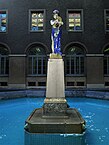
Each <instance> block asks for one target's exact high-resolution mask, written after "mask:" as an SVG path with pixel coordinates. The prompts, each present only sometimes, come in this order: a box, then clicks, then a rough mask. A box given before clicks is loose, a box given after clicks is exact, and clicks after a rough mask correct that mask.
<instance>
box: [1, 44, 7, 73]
mask: <svg viewBox="0 0 109 145" xmlns="http://www.w3.org/2000/svg"><path fill="white" fill-rule="evenodd" d="M8 54H9V51H8V49H7V47H5V46H4V45H2V44H0V75H3V76H4V75H8V74H9V58H8Z"/></svg>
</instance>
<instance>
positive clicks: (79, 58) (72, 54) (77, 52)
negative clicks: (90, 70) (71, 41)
mask: <svg viewBox="0 0 109 145" xmlns="http://www.w3.org/2000/svg"><path fill="white" fill-rule="evenodd" d="M84 58H85V55H84V51H83V50H82V49H81V48H80V47H78V46H71V47H69V48H68V49H67V51H66V61H65V65H66V66H65V68H66V75H76V76H77V75H79V76H81V75H84Z"/></svg>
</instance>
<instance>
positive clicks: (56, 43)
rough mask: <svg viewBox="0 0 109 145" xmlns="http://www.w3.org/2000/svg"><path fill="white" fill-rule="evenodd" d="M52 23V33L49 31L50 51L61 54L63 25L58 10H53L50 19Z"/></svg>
mask: <svg viewBox="0 0 109 145" xmlns="http://www.w3.org/2000/svg"><path fill="white" fill-rule="evenodd" d="M50 23H51V25H52V33H51V40H52V53H55V54H59V55H62V53H61V42H60V39H61V33H62V30H61V26H62V25H63V22H62V18H61V17H60V16H59V11H58V10H54V11H53V20H51V21H50Z"/></svg>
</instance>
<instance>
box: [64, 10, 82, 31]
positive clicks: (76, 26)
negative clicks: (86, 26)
mask: <svg viewBox="0 0 109 145" xmlns="http://www.w3.org/2000/svg"><path fill="white" fill-rule="evenodd" d="M82 21H83V10H67V29H68V31H82V30H83V22H82Z"/></svg>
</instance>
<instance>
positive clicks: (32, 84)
mask: <svg viewBox="0 0 109 145" xmlns="http://www.w3.org/2000/svg"><path fill="white" fill-rule="evenodd" d="M28 86H36V82H28Z"/></svg>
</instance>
